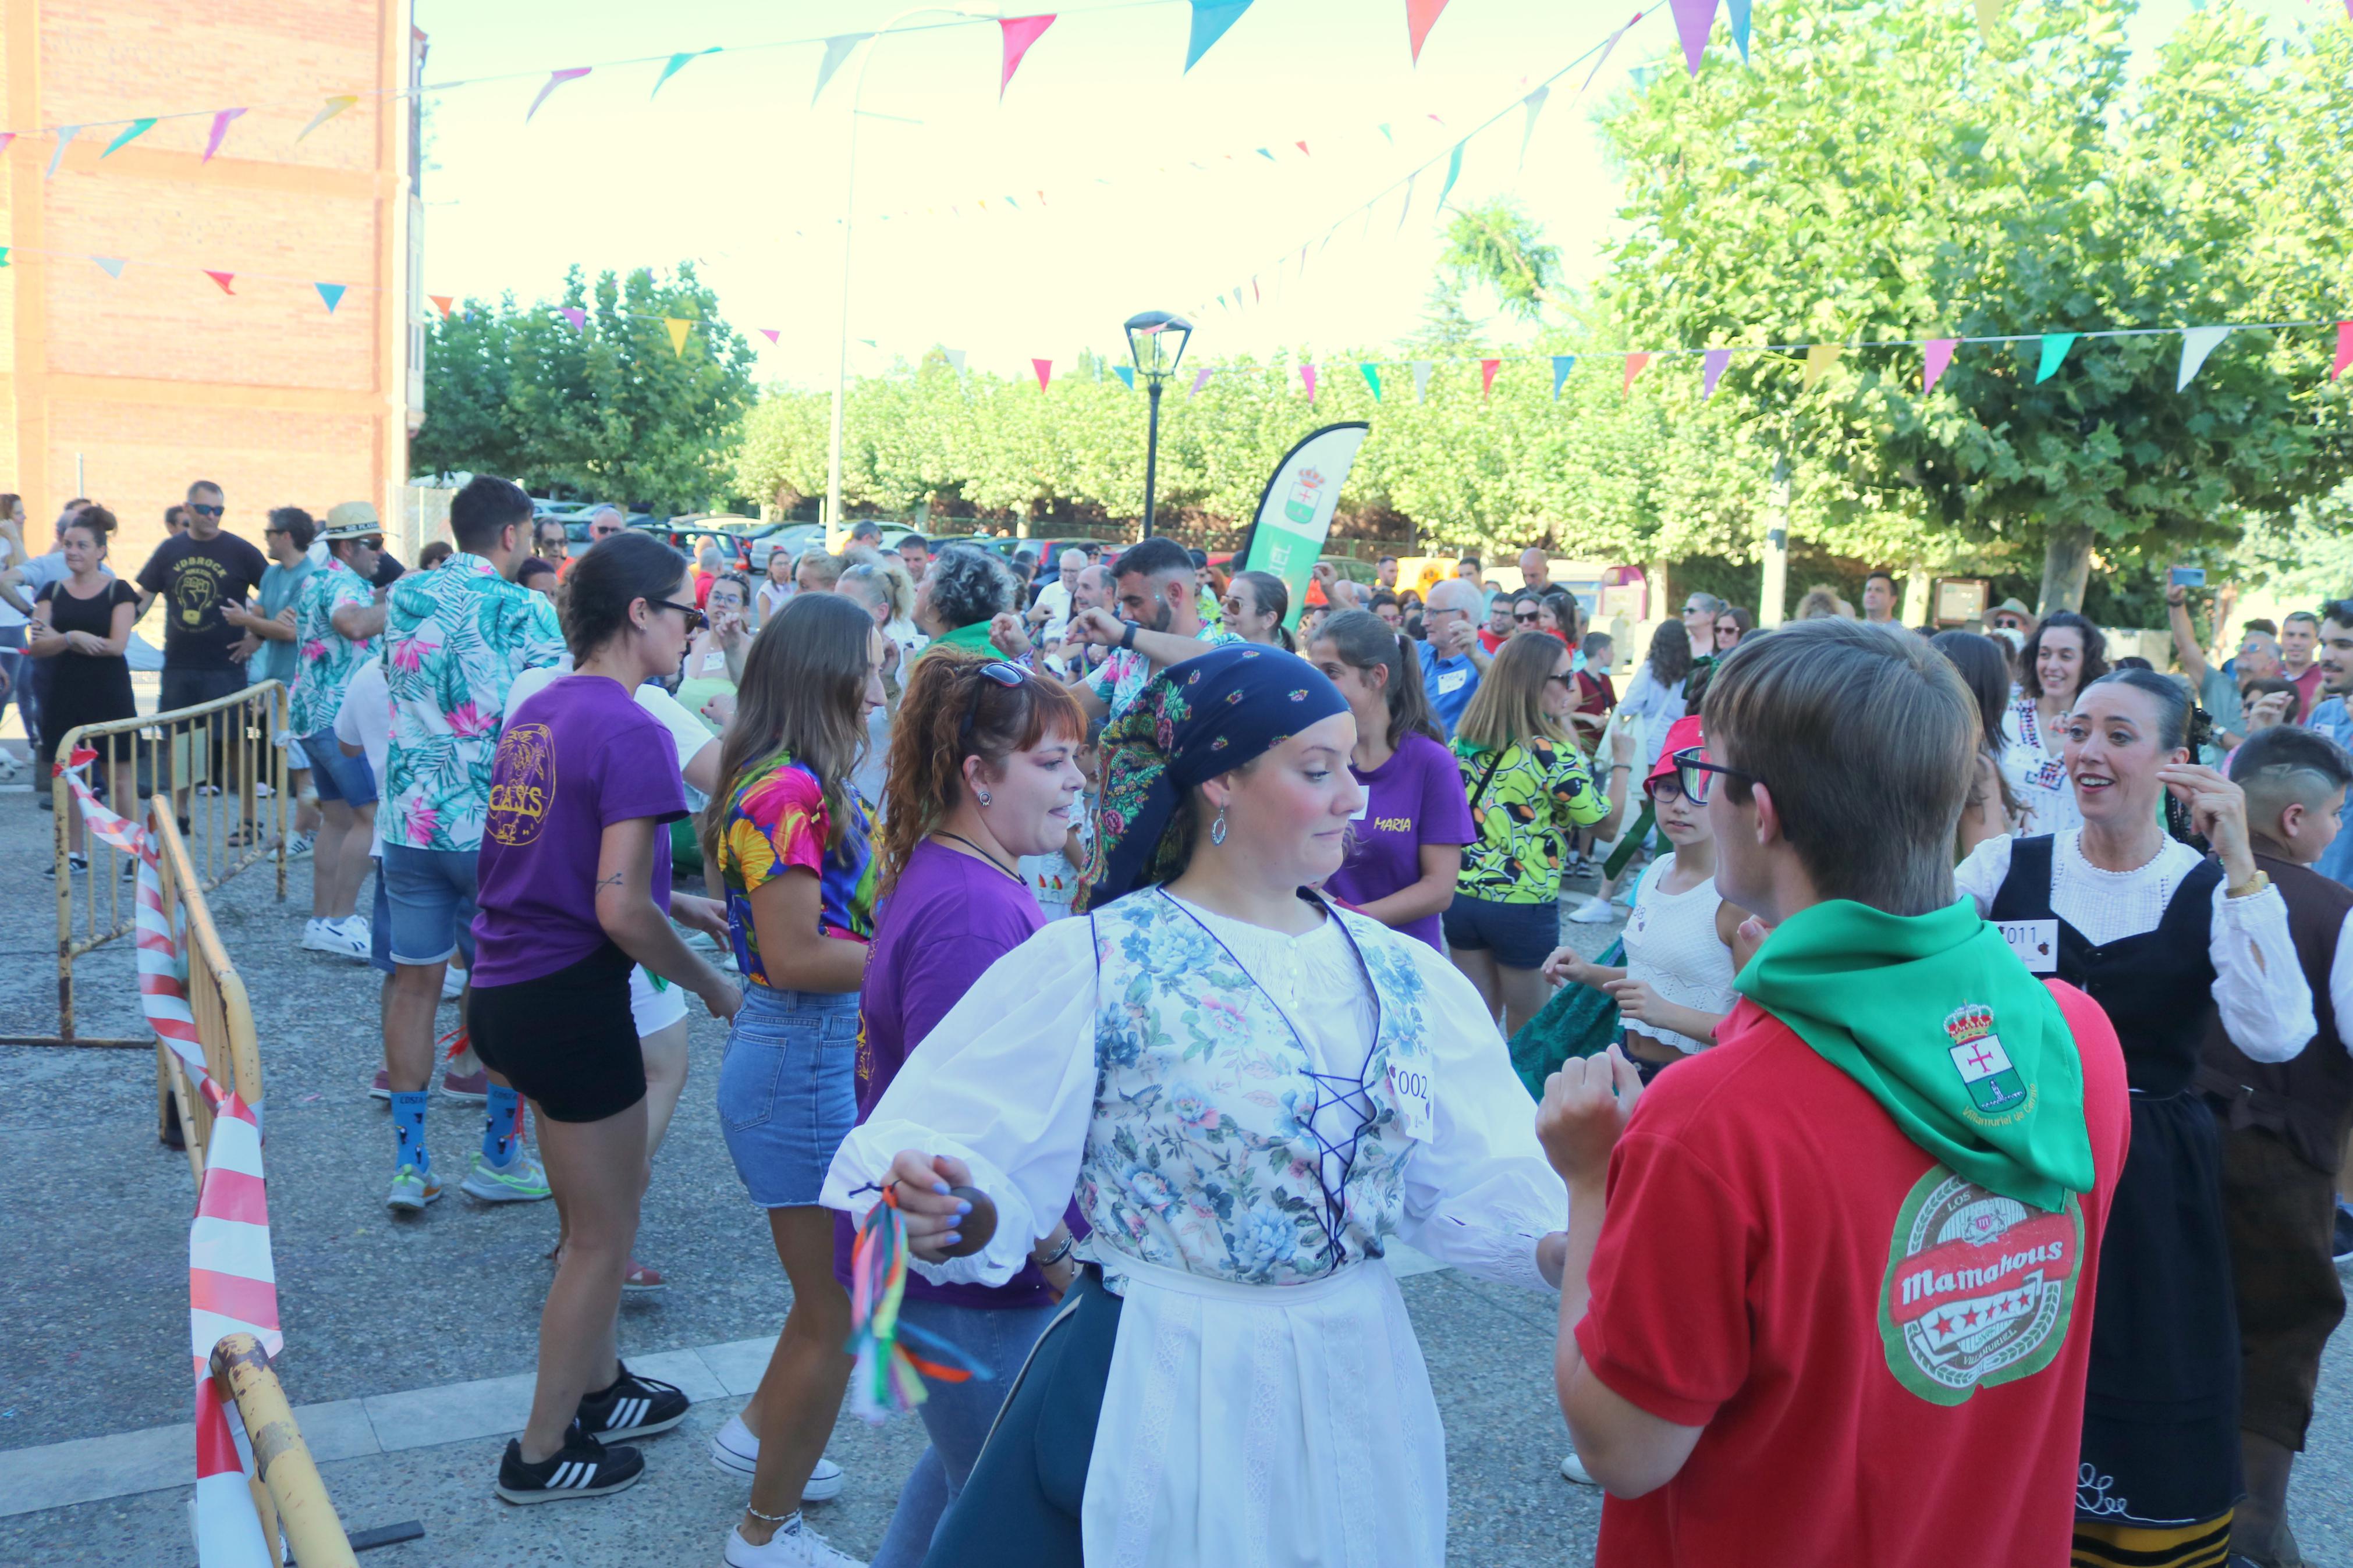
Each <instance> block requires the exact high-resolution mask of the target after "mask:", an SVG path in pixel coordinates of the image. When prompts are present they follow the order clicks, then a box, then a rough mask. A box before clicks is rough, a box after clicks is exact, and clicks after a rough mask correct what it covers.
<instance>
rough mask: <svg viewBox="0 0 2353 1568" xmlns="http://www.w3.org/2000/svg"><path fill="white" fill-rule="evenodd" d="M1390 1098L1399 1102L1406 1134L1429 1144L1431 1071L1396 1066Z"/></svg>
mask: <svg viewBox="0 0 2353 1568" xmlns="http://www.w3.org/2000/svg"><path fill="white" fill-rule="evenodd" d="M1389 1099H1390V1100H1393V1101H1394V1102H1396V1105H1397V1118H1398V1126H1399V1127H1401V1128H1403V1129H1404V1130H1405V1135H1406V1136H1407V1137H1409V1138H1419V1139H1421V1140H1423V1141H1424V1142H1427V1141H1428V1140H1429V1138H1430V1071H1429V1069H1428V1068H1426V1067H1402V1066H1397V1065H1392V1066H1391V1067H1390V1068H1389Z"/></svg>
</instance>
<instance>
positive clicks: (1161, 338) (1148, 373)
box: [1127, 310, 1193, 539]
mask: <svg viewBox="0 0 2353 1568" xmlns="http://www.w3.org/2000/svg"><path fill="white" fill-rule="evenodd" d="M1192 337H1193V323H1192V322H1190V321H1187V320H1186V319H1185V318H1184V317H1182V316H1172V315H1170V314H1169V313H1168V312H1167V311H1166V310H1145V311H1144V312H1142V313H1141V314H1138V315H1134V316H1130V317H1129V318H1128V319H1127V352H1128V353H1130V354H1131V355H1133V356H1134V360H1135V371H1136V374H1138V375H1141V376H1142V377H1144V387H1145V393H1146V395H1149V396H1150V398H1151V400H1152V412H1151V414H1150V415H1149V416H1148V422H1147V423H1146V425H1145V437H1144V537H1145V538H1146V539H1149V538H1151V537H1152V500H1153V491H1154V489H1155V486H1156V485H1157V483H1158V481H1159V478H1160V393H1161V389H1162V388H1164V387H1165V386H1166V385H1167V384H1168V378H1169V377H1170V376H1172V375H1174V374H1176V362H1177V361H1178V360H1181V359H1183V358H1184V357H1185V345H1186V344H1187V342H1191V341H1192Z"/></svg>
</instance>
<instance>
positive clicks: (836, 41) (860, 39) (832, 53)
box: [809, 33, 1004, 109]
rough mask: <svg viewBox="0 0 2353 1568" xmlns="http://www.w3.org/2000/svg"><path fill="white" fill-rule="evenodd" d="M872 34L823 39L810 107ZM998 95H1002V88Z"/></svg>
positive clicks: (852, 34)
mask: <svg viewBox="0 0 2353 1568" xmlns="http://www.w3.org/2000/svg"><path fill="white" fill-rule="evenodd" d="M873 36H874V35H873V34H871V33H839V34H836V35H835V36H834V37H830V38H828V39H827V40H826V41H825V58H823V59H820V60H819V61H818V62H817V88H816V90H814V91H813V92H811V93H810V94H809V107H810V108H811V109H815V108H816V107H817V100H818V99H820V98H823V97H824V96H825V84H826V83H828V82H829V81H831V80H832V79H833V73H834V72H836V71H838V70H839V69H840V68H841V63H842V61H844V60H846V59H848V58H849V55H850V51H851V50H853V49H855V48H857V47H858V46H859V45H860V44H862V43H864V42H865V41H866V40H867V39H869V38H871V37H873ZM998 96H999V97H1002V96H1004V94H1003V92H1002V89H1000V90H999V93H998Z"/></svg>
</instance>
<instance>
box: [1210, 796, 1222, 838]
mask: <svg viewBox="0 0 2353 1568" xmlns="http://www.w3.org/2000/svg"><path fill="white" fill-rule="evenodd" d="M1225 841H1226V808H1225V807H1224V806H1222V805H1221V806H1219V807H1218V819H1217V820H1216V821H1215V822H1212V823H1211V824H1209V842H1210V843H1212V844H1223V843H1224V842H1225Z"/></svg>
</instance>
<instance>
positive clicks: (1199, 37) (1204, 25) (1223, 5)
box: [1185, 0, 1250, 70]
mask: <svg viewBox="0 0 2353 1568" xmlns="http://www.w3.org/2000/svg"><path fill="white" fill-rule="evenodd" d="M1249 9H1250V0H1193V31H1192V33H1191V35H1190V36H1189V37H1187V39H1186V40H1185V68H1186V69H1187V70H1191V69H1192V68H1194V66H1196V65H1198V63H1199V62H1200V58H1201V57H1202V56H1203V55H1206V54H1208V52H1209V46H1210V45H1212V44H1214V43H1216V42H1217V41H1218V40H1219V38H1222V37H1225V36H1226V29H1227V28H1229V27H1230V26H1233V25H1234V24H1235V23H1236V22H1239V21H1240V20H1241V19H1242V13H1243V12H1245V11H1247V10H1249Z"/></svg>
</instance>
